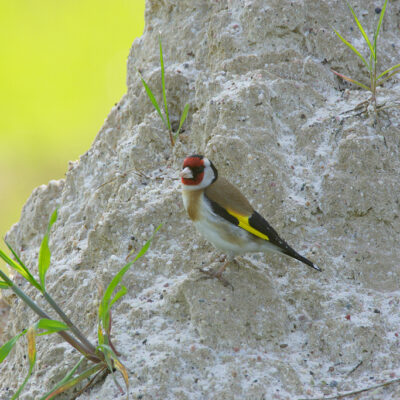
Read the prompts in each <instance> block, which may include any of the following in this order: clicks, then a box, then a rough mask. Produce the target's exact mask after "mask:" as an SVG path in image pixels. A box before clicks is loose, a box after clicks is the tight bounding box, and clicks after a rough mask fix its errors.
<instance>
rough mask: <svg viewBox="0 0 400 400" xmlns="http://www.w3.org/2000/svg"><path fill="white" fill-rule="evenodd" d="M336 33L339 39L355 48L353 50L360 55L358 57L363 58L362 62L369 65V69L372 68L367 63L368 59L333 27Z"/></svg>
mask: <svg viewBox="0 0 400 400" xmlns="http://www.w3.org/2000/svg"><path fill="white" fill-rule="evenodd" d="M333 30H334V31H335V33H336V35H337V36H338V37H339V39H340V40H341V41H342V42H343V43H344V44H345V45H346V46H348V47H349V48H350V49H351V50H353V52H354V53H355V54H357V55H358V57H360V58H361V60H362V62H363V63H364V64H365V66H366V67H367V69H368V71H369V70H370V68H369V65H368V63H367V61H366V60H365V58H364V57H363V56H362V55H361V53H360V52H359V51H358V50H357V49H356V48H355V47H354V46H353V45H352V44H351V43H349V42H348V41H347V40H346V39H345V38H344V37H343V36H342V35H341V34H340V33H339V32H338V31H337V30H336V29H333Z"/></svg>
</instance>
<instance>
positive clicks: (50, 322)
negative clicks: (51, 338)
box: [35, 318, 69, 336]
mask: <svg viewBox="0 0 400 400" xmlns="http://www.w3.org/2000/svg"><path fill="white" fill-rule="evenodd" d="M35 326H36V329H43V330H44V331H45V332H42V333H39V334H38V335H39V336H43V335H49V334H51V333H56V332H59V331H66V330H68V329H69V327H68V325H66V324H64V322H61V321H56V320H54V319H47V318H42V319H40V320H39V321H38V322H37V323H36V325H35Z"/></svg>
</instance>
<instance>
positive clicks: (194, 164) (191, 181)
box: [181, 155, 205, 186]
mask: <svg viewBox="0 0 400 400" xmlns="http://www.w3.org/2000/svg"><path fill="white" fill-rule="evenodd" d="M204 168H205V165H204V157H203V156H198V155H194V156H190V157H186V158H185V160H184V161H183V168H182V171H181V180H182V183H183V184H184V185H189V186H196V185H199V184H200V183H201V182H202V180H203V178H204Z"/></svg>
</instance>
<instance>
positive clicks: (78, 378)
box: [0, 210, 161, 400]
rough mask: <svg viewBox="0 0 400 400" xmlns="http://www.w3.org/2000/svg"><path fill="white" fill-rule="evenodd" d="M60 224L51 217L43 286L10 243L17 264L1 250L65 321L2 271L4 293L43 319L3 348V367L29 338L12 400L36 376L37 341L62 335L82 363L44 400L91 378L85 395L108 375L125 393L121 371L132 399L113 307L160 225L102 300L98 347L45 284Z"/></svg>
mask: <svg viewBox="0 0 400 400" xmlns="http://www.w3.org/2000/svg"><path fill="white" fill-rule="evenodd" d="M56 220H57V210H56V211H54V213H53V214H52V215H51V217H50V222H49V224H48V227H47V232H46V234H45V236H44V238H43V240H42V243H41V246H40V251H39V260H38V270H39V280H40V282H39V281H38V280H37V279H36V278H35V277H34V276H33V275H32V274H31V272H30V271H29V269H28V268H27V267H26V265H25V264H24V263H23V262H22V261H21V259H20V258H19V256H18V255H17V253H16V252H15V251H14V250H13V248H12V247H11V246H10V245H9V244H8V243H7V242H6V245H7V247H8V248H9V249H10V251H11V253H12V254H13V256H14V258H15V260H16V261H14V260H13V259H11V258H10V257H8V256H7V255H6V254H5V253H4V252H3V251H2V250H1V249H0V258H2V259H3V260H4V261H5V262H6V263H7V264H8V265H9V266H10V267H11V268H12V269H14V270H15V271H17V272H18V273H19V274H20V275H21V276H22V277H23V278H25V279H26V280H27V281H28V283H29V284H31V285H32V286H33V287H35V288H36V289H37V290H39V292H41V294H42V295H43V297H44V298H45V300H46V301H47V303H48V304H49V305H50V306H51V308H52V309H53V310H54V311H55V312H56V313H57V314H58V316H59V317H60V318H61V320H62V321H57V320H54V319H52V318H50V317H49V316H48V315H47V313H46V312H45V311H44V310H43V309H42V308H40V307H39V306H38V305H37V304H36V303H35V302H34V301H33V300H32V299H31V298H30V297H29V296H27V295H26V294H25V293H24V292H23V291H22V290H21V289H20V288H19V287H18V286H17V285H16V284H14V282H13V281H12V280H11V279H10V278H9V277H8V276H7V275H6V274H5V273H4V272H3V271H1V270H0V289H11V290H12V291H13V292H14V293H15V294H16V295H17V296H18V297H19V298H20V299H21V300H22V301H24V302H25V303H26V304H27V305H28V306H29V307H30V308H31V309H32V310H33V311H34V312H35V313H36V314H37V315H39V317H40V319H39V321H37V322H36V323H35V324H33V325H32V326H30V327H29V328H28V329H24V330H23V331H22V332H20V333H18V334H17V335H16V336H14V337H13V338H12V339H10V340H9V341H8V342H7V343H5V344H4V345H3V346H1V347H0V363H2V362H3V361H4V360H5V358H6V357H7V355H8V354H9V353H10V351H11V350H12V348H13V347H14V345H15V344H16V342H17V341H18V339H19V338H20V337H22V336H24V335H26V337H27V341H28V360H29V371H28V374H27V376H26V378H25V379H24V381H23V383H22V384H21V386H20V387H19V388H18V390H17V392H16V393H15V394H14V395H13V396H12V400H14V399H17V398H18V397H19V395H20V394H21V392H22V390H23V388H24V386H25V385H26V383H27V382H28V379H29V378H30V376H31V375H32V372H33V369H34V366H35V362H36V337H37V336H42V335H47V334H52V333H58V334H59V335H60V336H61V337H62V338H63V339H64V340H65V341H66V342H68V343H69V344H70V345H71V346H72V347H74V348H75V349H76V350H78V351H79V352H80V353H81V354H82V357H81V359H80V360H79V361H78V363H77V364H76V365H75V366H74V367H73V368H72V369H71V371H69V372H68V373H67V374H66V376H65V377H64V378H63V379H62V380H61V381H60V382H58V383H57V384H56V385H55V386H54V387H53V388H52V389H51V390H50V391H49V392H48V393H47V394H45V395H44V396H43V397H42V398H41V400H50V399H53V398H54V397H55V396H57V395H58V394H60V393H63V392H65V391H66V390H68V389H70V388H71V387H74V386H76V385H77V384H79V383H80V382H82V381H83V380H84V379H86V378H91V379H90V380H89V383H88V384H87V385H86V386H85V387H84V388H83V389H81V390H80V391H79V393H78V394H77V395H76V396H78V395H79V394H81V393H82V392H83V391H85V390H86V389H88V388H89V387H91V386H92V385H93V384H94V383H95V382H96V381H97V380H98V378H99V377H102V378H103V377H105V376H106V375H108V374H110V373H111V374H112V376H113V379H114V381H115V383H116V385H117V387H118V388H119V390H120V391H121V392H122V393H123V389H122V387H121V386H120V385H119V383H118V382H117V380H116V378H115V375H114V371H115V370H118V371H119V372H120V373H121V374H122V377H123V379H124V381H125V387H126V398H127V399H128V397H129V393H128V391H129V380H128V372H127V370H126V368H125V367H124V366H123V364H122V363H121V362H120V360H119V358H118V356H119V355H120V354H119V353H118V352H117V350H116V349H115V347H114V345H113V343H112V341H111V321H112V319H111V307H112V305H113V304H114V303H115V302H116V301H118V300H119V299H120V298H121V297H122V296H124V295H125V294H126V293H127V289H126V287H125V286H122V285H121V287H120V289H119V291H117V293H115V294H114V291H115V290H116V289H117V286H118V285H119V284H120V282H121V280H122V278H123V276H124V274H125V273H126V272H127V271H128V270H129V268H130V267H131V266H132V265H133V263H134V262H135V261H137V260H138V259H139V258H140V257H142V256H143V255H144V254H146V252H147V250H148V248H149V246H150V243H151V241H152V240H153V237H154V235H155V233H156V232H157V231H158V230H159V229H160V228H161V225H159V226H158V227H157V228H156V229H155V231H154V233H153V235H152V236H151V238H150V239H149V240H148V241H147V242H146V243H145V244H144V246H143V247H142V248H141V250H140V251H139V253H138V254H137V255H136V257H135V258H134V259H133V260H132V261H130V262H129V263H128V264H126V265H125V266H124V267H123V268H122V269H121V270H120V271H119V272H118V273H117V275H115V277H114V278H113V279H112V281H111V282H110V284H109V285H108V287H107V289H106V291H105V293H104V295H103V298H102V300H101V303H100V306H99V310H98V328H97V332H98V335H97V336H98V338H97V340H98V345H97V346H94V345H93V344H92V343H90V342H89V340H88V339H87V338H86V337H85V336H84V335H83V334H82V332H81V331H80V330H79V329H78V328H77V327H76V326H75V325H74V324H73V323H72V321H71V320H70V319H69V318H68V317H67V316H66V315H65V313H64V312H63V311H62V310H61V309H60V307H59V306H58V305H57V303H56V302H55V301H54V300H53V298H52V297H51V296H50V294H49V293H48V292H47V290H46V286H45V282H46V273H47V270H48V268H49V266H50V260H51V253H50V249H49V235H50V229H51V226H52V225H53V224H54V222H55V221H56ZM84 359H86V360H87V361H89V362H91V363H92V364H93V365H91V366H89V367H88V368H87V369H86V370H84V371H83V372H80V373H79V374H78V375H76V372H77V370H78V368H79V366H80V364H81V363H82V361H83V360H84Z"/></svg>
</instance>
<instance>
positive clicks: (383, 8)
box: [374, 0, 388, 56]
mask: <svg viewBox="0 0 400 400" xmlns="http://www.w3.org/2000/svg"><path fill="white" fill-rule="evenodd" d="M387 2H388V0H385V4H384V5H383V7H382V11H381V15H380V17H379V21H378V26H377V27H376V31H375V35H374V51H375V56H376V44H377V41H378V35H379V31H380V29H381V25H382V21H383V16H384V15H385V11H386V6H387Z"/></svg>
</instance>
